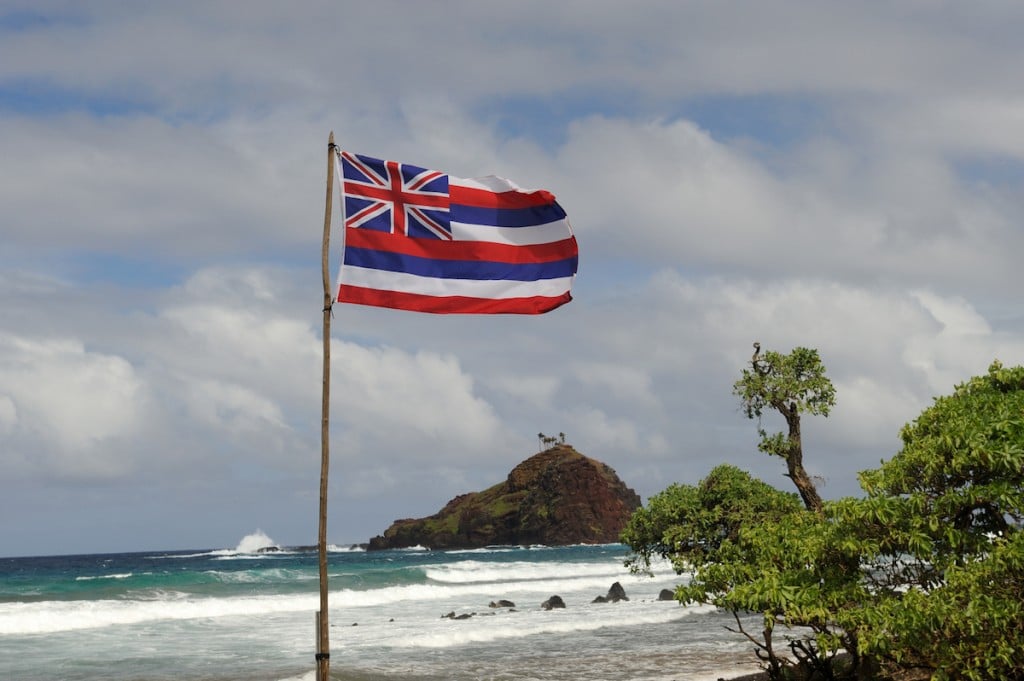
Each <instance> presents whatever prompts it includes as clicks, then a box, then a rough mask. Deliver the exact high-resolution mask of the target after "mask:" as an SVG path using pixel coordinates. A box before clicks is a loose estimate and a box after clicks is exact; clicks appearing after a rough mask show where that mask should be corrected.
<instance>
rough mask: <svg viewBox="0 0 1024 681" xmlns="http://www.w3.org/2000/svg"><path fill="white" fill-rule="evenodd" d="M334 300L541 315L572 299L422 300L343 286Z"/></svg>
mask: <svg viewBox="0 0 1024 681" xmlns="http://www.w3.org/2000/svg"><path fill="white" fill-rule="evenodd" d="M337 300H338V302H339V303H354V304H356V305H373V306H375V307H390V308H392V309H395V310H409V311H411V312H432V313H434V314H544V313H545V312H550V311H551V310H554V309H555V308H556V307H561V306H562V305H565V304H566V303H568V302H569V301H570V300H572V295H571V294H570V293H568V292H566V293H564V294H562V295H560V296H554V297H547V296H533V297H530V298H470V297H467V296H425V295H419V294H416V293H402V292H399V291H382V290H379V289H371V288H363V287H361V286H349V285H347V284H342V285H341V286H339V287H338V298H337Z"/></svg>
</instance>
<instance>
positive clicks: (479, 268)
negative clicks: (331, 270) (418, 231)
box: [345, 247, 578, 281]
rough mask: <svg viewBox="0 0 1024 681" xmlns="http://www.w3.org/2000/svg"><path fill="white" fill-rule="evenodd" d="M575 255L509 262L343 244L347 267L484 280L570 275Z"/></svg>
mask: <svg viewBox="0 0 1024 681" xmlns="http://www.w3.org/2000/svg"><path fill="white" fill-rule="evenodd" d="M577 260H578V257H573V258H566V259H565V260H554V261H551V262H543V263H526V264H519V265H517V264H512V263H504V262H490V261H480V260H435V259H433V258H420V257H417V256H413V255H405V254H402V253H393V252H390V251H378V250H373V249H369V248H352V247H346V248H345V264H346V265H349V266H351V267H364V268H367V269H374V270H384V271H387V272H407V273H409V274H415V275H418V276H421V277H432V278H435V279H480V280H484V281H494V280H511V281H538V280H540V279H559V278H562V277H571V276H572V275H573V274H575V273H576V265H577Z"/></svg>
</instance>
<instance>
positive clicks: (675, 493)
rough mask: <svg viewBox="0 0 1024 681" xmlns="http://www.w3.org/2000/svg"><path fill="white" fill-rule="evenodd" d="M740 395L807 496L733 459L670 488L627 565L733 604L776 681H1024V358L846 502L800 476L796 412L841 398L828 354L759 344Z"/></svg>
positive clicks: (990, 379)
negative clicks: (756, 619) (668, 572)
mask: <svg viewBox="0 0 1024 681" xmlns="http://www.w3.org/2000/svg"><path fill="white" fill-rule="evenodd" d="M734 392H735V393H736V395H737V396H739V397H740V399H741V400H742V403H743V406H744V408H745V412H746V415H747V416H748V417H749V418H752V419H757V420H758V430H759V432H760V434H761V442H760V445H759V449H761V451H764V452H766V453H768V454H770V455H773V456H778V457H780V458H782V459H783V460H784V461H785V462H786V464H787V475H788V476H789V477H790V478H791V479H792V480H793V482H794V484H795V486H796V487H797V491H798V493H799V494H792V493H786V492H781V491H779V490H776V489H775V488H773V487H771V486H770V485H767V484H766V483H764V482H762V481H759V480H756V479H754V478H752V477H751V476H750V475H749V474H747V473H746V472H744V471H741V470H739V469H738V468H736V467H733V466H728V465H722V466H718V467H716V468H715V469H714V470H712V471H711V472H710V473H709V474H708V475H707V477H706V478H704V479H703V480H702V481H701V482H700V483H698V484H697V485H681V484H674V485H671V486H669V487H668V488H667V489H665V490H664V491H662V492H660V493H658V494H656V495H654V496H653V497H651V498H650V499H649V500H648V503H647V505H646V506H645V507H643V508H641V509H639V510H638V511H637V512H636V513H635V514H634V515H633V517H632V518H631V519H630V522H629V524H628V525H627V527H626V529H625V530H624V532H623V534H622V541H623V542H624V543H626V544H628V545H629V546H630V548H631V549H632V551H633V554H632V555H631V557H630V559H629V561H628V563H627V564H628V565H630V566H631V567H632V568H633V569H635V570H644V569H646V568H647V567H649V565H650V560H651V559H652V558H654V557H663V558H667V559H669V560H671V561H672V564H673V566H674V567H675V569H676V570H677V571H678V572H679V573H680V574H681V575H685V576H686V577H687V578H688V579H686V580H684V581H683V583H681V584H680V585H679V586H678V587H677V589H676V594H675V595H676V598H677V599H678V600H680V601H682V602H697V603H708V604H714V605H716V606H718V607H720V608H723V609H725V610H727V611H729V612H731V613H733V614H734V616H735V622H736V627H735V631H736V632H737V634H738V635H740V636H744V637H746V638H747V639H748V640H749V641H750V642H751V643H752V644H753V646H754V651H755V654H756V655H757V657H758V659H759V660H760V661H761V663H762V666H763V667H764V669H765V670H766V671H767V673H768V676H769V678H771V679H789V678H800V679H892V680H896V681H907V680H910V679H937V680H946V679H949V680H952V679H967V680H971V681H981V680H983V679H1010V680H1013V679H1024V671H1021V668H1022V665H1021V660H1022V659H1024V535H1022V533H1021V527H1022V521H1024V367H1013V368H1005V367H1003V366H1002V365H1001V364H1000V363H999V362H998V361H996V362H993V364H992V365H991V366H990V367H989V370H988V373H986V374H985V375H982V376H978V377H975V378H972V379H970V380H968V381H967V382H965V383H963V384H961V385H958V386H956V387H955V389H954V391H953V392H952V394H950V395H947V396H944V397H939V398H937V399H936V400H935V401H934V403H933V404H932V405H931V406H930V407H929V408H928V409H926V410H925V411H924V412H923V413H922V414H921V415H920V416H919V417H918V418H917V419H916V420H915V421H913V422H912V423H910V424H908V425H906V426H905V427H904V428H903V430H902V432H901V437H902V442H903V447H902V449H901V450H900V451H899V452H897V453H896V454H895V455H894V456H893V457H892V459H890V460H889V461H886V462H883V463H882V465H881V467H880V468H878V469H875V470H869V471H864V472H863V473H862V474H861V476H860V482H861V487H862V489H863V490H864V496H862V497H858V498H845V499H840V500H836V501H822V500H821V498H820V496H819V495H818V493H817V490H816V489H815V486H814V484H813V480H812V479H811V478H810V477H808V476H807V475H806V472H805V471H804V470H803V447H802V441H801V438H800V416H801V415H803V414H812V415H823V416H827V415H828V412H829V410H830V409H831V407H832V406H833V405H834V402H835V390H834V388H833V387H832V384H831V382H830V381H829V380H828V378H827V377H826V376H825V370H824V366H823V365H822V364H821V362H820V359H819V358H818V354H817V351H815V350H809V349H806V348H796V349H795V350H793V351H792V352H791V353H790V354H789V355H781V354H779V353H774V352H766V353H764V355H761V354H760V348H757V351H756V352H755V353H754V356H753V358H752V359H751V365H750V368H749V369H746V370H744V371H743V374H742V378H741V379H740V380H739V381H737V382H736V384H735V386H734ZM769 409H772V410H776V411H778V412H779V413H781V414H782V415H783V417H784V418H785V421H786V425H787V430H786V432H784V433H777V434H774V435H771V434H768V433H767V432H766V431H765V430H764V429H763V428H762V426H761V419H762V416H763V412H764V411H767V410H769ZM744 613H756V614H761V615H762V618H761V620H760V622H761V626H759V627H758V628H757V629H756V630H755V631H748V630H747V628H745V627H744V621H746V622H749V619H745V618H741V617H740V615H741V614H744Z"/></svg>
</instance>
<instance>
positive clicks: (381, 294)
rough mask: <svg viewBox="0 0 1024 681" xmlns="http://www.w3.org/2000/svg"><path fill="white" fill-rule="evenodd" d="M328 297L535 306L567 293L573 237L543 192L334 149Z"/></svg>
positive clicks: (460, 307) (420, 304) (436, 305)
mask: <svg viewBox="0 0 1024 681" xmlns="http://www.w3.org/2000/svg"><path fill="white" fill-rule="evenodd" d="M336 163H337V166H338V168H337V169H338V181H339V183H340V184H341V195H342V206H343V208H342V210H343V212H344V218H345V226H344V255H343V257H342V263H341V270H340V272H339V275H338V295H337V301H338V302H340V303H356V304H360V305H375V306H378V307H390V308H396V309H400V310H414V311H417V312H433V313H442V314H444V313H448V314H453V313H461V314H469V313H477V314H502V313H506V314H542V313H544V312H548V311H550V310H553V309H555V308H556V307H559V306H560V305H564V304H565V303H567V302H569V301H570V300H572V295H571V293H570V290H571V287H572V281H573V278H574V277H575V275H576V264H577V247H576V238H575V237H574V236H573V234H572V228H571V227H570V226H569V220H568V219H567V218H566V214H565V211H564V210H562V207H561V206H559V205H558V202H557V201H555V197H554V195H553V194H551V193H550V192H547V191H544V190H524V189H521V188H519V187H518V186H517V185H516V184H515V183H514V182H512V181H510V180H506V179H503V178H500V177H494V176H489V177H481V178H475V179H462V178H458V177H454V176H452V175H447V174H445V173H442V172H439V171H436V170H427V169H425V168H420V167H418V166H414V165H410V164H408V163H398V162H396V161H382V160H380V159H376V158H370V157H368V156H362V155H359V154H353V153H350V152H346V151H341V152H339V153H338V155H337V157H336Z"/></svg>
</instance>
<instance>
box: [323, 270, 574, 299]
mask: <svg viewBox="0 0 1024 681" xmlns="http://www.w3.org/2000/svg"><path fill="white" fill-rule="evenodd" d="M340 283H342V284H347V285H349V286H360V287H363V288H372V289H379V290H383V291H398V292H399V293H416V294H419V295H424V296H466V297H469V298H493V299H497V300H501V299H505V298H532V297H534V296H543V297H551V298H553V297H557V296H560V295H563V294H564V293H566V292H567V291H568V290H569V288H570V286H572V277H562V278H559V279H541V280H538V281H510V280H508V279H497V280H479V279H437V278H435V277H421V276H418V275H415V274H408V273H406V272H386V271H384V270H372V269H367V268H365V267H352V266H350V265H349V266H346V267H344V268H343V269H342V276H341V277H340Z"/></svg>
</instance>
